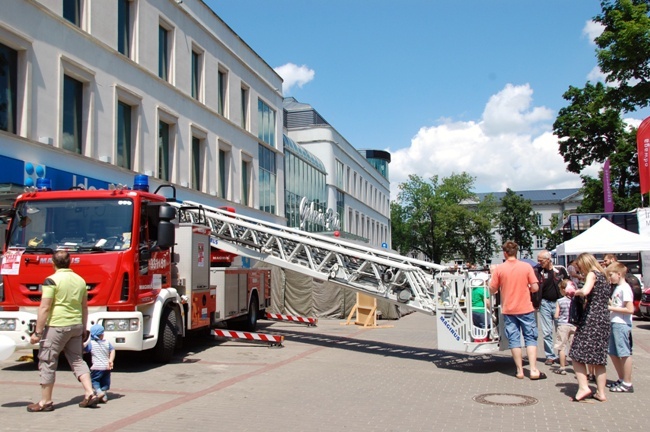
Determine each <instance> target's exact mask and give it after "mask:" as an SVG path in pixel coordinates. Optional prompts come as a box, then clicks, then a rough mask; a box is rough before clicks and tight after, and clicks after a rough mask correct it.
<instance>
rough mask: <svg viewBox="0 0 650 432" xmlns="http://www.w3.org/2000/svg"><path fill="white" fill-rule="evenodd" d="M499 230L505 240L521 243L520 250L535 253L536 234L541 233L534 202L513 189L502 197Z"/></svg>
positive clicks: (508, 190) (529, 253)
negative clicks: (533, 250) (533, 249)
mask: <svg viewBox="0 0 650 432" xmlns="http://www.w3.org/2000/svg"><path fill="white" fill-rule="evenodd" d="M498 222H499V226H498V228H497V232H498V233H499V235H500V236H501V238H502V239H503V242H505V241H507V240H512V241H514V242H515V243H517V244H518V245H519V251H520V252H524V251H526V252H528V255H529V256H532V255H533V252H532V248H533V241H534V236H537V235H541V231H540V228H539V225H538V224H537V215H536V214H535V212H533V203H532V201H531V200H529V199H524V198H523V197H521V196H519V195H517V194H516V193H515V192H513V191H512V190H511V189H507V190H506V194H505V195H504V196H503V198H501V212H500V213H499V216H498Z"/></svg>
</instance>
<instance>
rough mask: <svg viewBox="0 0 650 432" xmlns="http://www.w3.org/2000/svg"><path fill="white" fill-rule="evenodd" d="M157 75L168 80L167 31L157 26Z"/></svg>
mask: <svg viewBox="0 0 650 432" xmlns="http://www.w3.org/2000/svg"><path fill="white" fill-rule="evenodd" d="M158 76H159V77H160V78H162V79H164V80H165V81H169V31H168V30H167V29H166V28H164V27H163V26H159V27H158Z"/></svg>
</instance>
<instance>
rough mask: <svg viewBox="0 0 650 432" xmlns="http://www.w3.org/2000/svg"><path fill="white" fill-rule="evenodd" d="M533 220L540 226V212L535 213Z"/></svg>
mask: <svg viewBox="0 0 650 432" xmlns="http://www.w3.org/2000/svg"><path fill="white" fill-rule="evenodd" d="M535 221H536V222H537V226H542V214H541V213H535Z"/></svg>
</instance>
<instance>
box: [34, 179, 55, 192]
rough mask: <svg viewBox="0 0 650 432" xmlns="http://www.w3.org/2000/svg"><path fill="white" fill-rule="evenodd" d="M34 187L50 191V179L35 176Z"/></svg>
mask: <svg viewBox="0 0 650 432" xmlns="http://www.w3.org/2000/svg"><path fill="white" fill-rule="evenodd" d="M36 189H38V190H48V191H51V190H52V179H48V178H37V179H36Z"/></svg>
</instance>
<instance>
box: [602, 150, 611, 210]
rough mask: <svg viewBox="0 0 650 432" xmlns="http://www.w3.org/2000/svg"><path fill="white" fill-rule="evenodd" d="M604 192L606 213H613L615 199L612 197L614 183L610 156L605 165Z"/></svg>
mask: <svg viewBox="0 0 650 432" xmlns="http://www.w3.org/2000/svg"><path fill="white" fill-rule="evenodd" d="M603 192H604V195H605V196H604V199H605V213H611V212H613V211H614V200H613V199H612V185H611V182H610V174H609V158H607V160H606V161H605V166H604V167H603Z"/></svg>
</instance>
